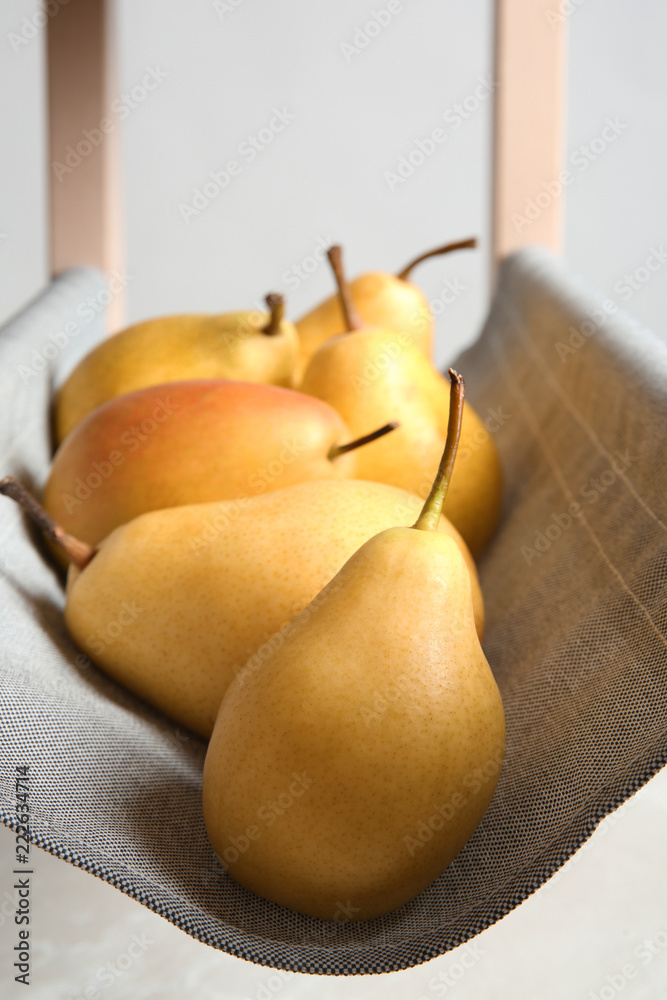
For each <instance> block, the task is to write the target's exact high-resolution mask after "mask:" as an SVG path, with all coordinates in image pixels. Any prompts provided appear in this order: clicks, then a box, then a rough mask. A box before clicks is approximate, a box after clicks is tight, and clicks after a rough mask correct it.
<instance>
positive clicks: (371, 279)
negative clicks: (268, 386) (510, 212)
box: [296, 239, 477, 380]
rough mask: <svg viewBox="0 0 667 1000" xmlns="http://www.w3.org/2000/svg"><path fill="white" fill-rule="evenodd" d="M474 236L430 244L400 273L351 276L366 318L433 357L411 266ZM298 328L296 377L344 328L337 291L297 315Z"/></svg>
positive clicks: (429, 320)
mask: <svg viewBox="0 0 667 1000" xmlns="http://www.w3.org/2000/svg"><path fill="white" fill-rule="evenodd" d="M476 245H477V241H476V240H474V239H468V240H458V241H457V242H456V243H448V244H447V245H446V246H443V247H438V248H437V249H435V250H429V251H428V252H427V253H423V254H420V255H419V257H416V258H415V260H413V261H411V262H410V263H409V264H408V265H407V266H406V267H404V268H403V270H402V271H401V272H400V274H396V275H395V274H388V273H387V272H386V271H370V272H369V273H368V274H361V275H359V277H358V278H355V279H354V280H353V281H351V282H350V295H351V298H352V301H353V302H354V304H355V306H356V308H357V311H358V313H359V315H360V317H361V319H362V320H363V322H364V323H367V324H368V325H369V326H388V327H391V329H393V330H397V331H399V332H401V333H404V334H405V336H406V337H407V338H408V339H409V340H410V342H411V343H415V344H416V345H417V347H419V348H420V349H421V350H422V351H423V353H424V354H425V355H426V357H427V358H429V359H430V358H432V357H433V317H432V315H431V309H430V306H429V304H428V301H427V299H426V296H425V295H424V293H423V292H422V290H421V289H420V288H419V287H418V286H417V285H415V284H413V282H412V281H410V275H411V273H412V270H413V269H414V268H415V267H416V266H417V265H418V264H421V262H422V261H424V260H427V259H428V258H430V257H438V256H440V255H441V254H446V253H450V252H451V251H452V250H463V249H466V248H468V247H474V246H476ZM296 328H297V330H298V333H299V358H298V361H297V368H296V378H297V380H298V379H300V378H301V377H302V376H303V373H304V371H305V370H306V367H307V366H308V363H309V361H310V359H311V357H312V356H313V354H314V353H315V351H316V350H317V349H318V347H320V345H321V344H323V343H324V342H325V341H326V340H328V339H329V337H333V336H335V335H336V334H337V333H341V332H342V331H343V330H345V329H346V327H345V317H344V314H343V311H342V309H341V305H340V299H339V296H338V295H332V296H331V297H330V298H328V299H326V300H325V301H324V302H322V303H320V305H318V306H316V307H315V308H314V309H311V311H310V312H309V313H306V315H305V316H302V317H301V319H300V320H298V321H297V324H296Z"/></svg>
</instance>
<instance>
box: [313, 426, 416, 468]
mask: <svg viewBox="0 0 667 1000" xmlns="http://www.w3.org/2000/svg"><path fill="white" fill-rule="evenodd" d="M400 426H401V425H400V424H399V423H398V421H397V420H392V421H391V423H388V424H385V425H384V426H383V427H378V429H377V430H376V431H371V433H370V434H364V436H363V437H360V438H355V440H354V441H348V442H347V444H334V445H332V447H331V448H330V449H329V454H328V455H327V458H328V459H329V461H330V462H333V460H334V459H335V458H338V456H339V455H344V454H345V453H346V452H348V451H355V450H356V449H357V448H361V447H362V445H365V444H370V443H371V441H377V439H378V438H381V437H384V436H385V434H389V433H391V431H395V430H396V428H397V427H400Z"/></svg>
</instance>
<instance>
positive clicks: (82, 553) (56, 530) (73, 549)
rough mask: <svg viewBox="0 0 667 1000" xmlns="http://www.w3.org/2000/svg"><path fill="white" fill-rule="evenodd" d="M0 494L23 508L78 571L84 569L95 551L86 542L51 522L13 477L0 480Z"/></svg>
mask: <svg viewBox="0 0 667 1000" xmlns="http://www.w3.org/2000/svg"><path fill="white" fill-rule="evenodd" d="M0 493H4V495H5V496H6V497H10V499H12V500H15V501H16V503H17V504H19V506H21V507H23V510H25V511H26V513H28V514H29V515H30V517H31V518H32V519H33V521H34V522H35V524H36V525H37V526H38V527H39V528H41V529H42V531H43V532H44V534H45V535H46V536H47V538H50V539H51V541H52V542H54V543H55V544H56V545H57V546H59V548H61V549H62V550H63V552H64V553H65V555H66V556H67V558H68V559H69V561H70V562H71V563H73V564H74V565H75V566H78V568H79V569H85V568H86V566H87V565H88V563H89V562H90V560H91V559H92V558H93V556H94V555H95V553H96V552H97V549H94V548H93V546H92V545H89V544H88V543H87V542H82V541H81V540H80V539H78V538H75V537H74V536H73V535H68V533H67V532H66V531H65V529H64V528H62V527H61V526H60V525H59V524H56V522H55V521H54V520H53V518H52V517H51V515H50V514H47V512H46V511H45V510H44V508H43V507H42V506H41V504H39V503H37V501H36V500H35V498H34V496H33V495H32V493H29V492H28V490H27V489H26V488H25V486H23V485H22V484H21V483H19V481H18V479H14V477H13V476H5V478H4V479H2V480H0Z"/></svg>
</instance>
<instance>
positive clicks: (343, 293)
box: [327, 245, 364, 333]
mask: <svg viewBox="0 0 667 1000" xmlns="http://www.w3.org/2000/svg"><path fill="white" fill-rule="evenodd" d="M327 257H328V258H329V263H330V264H331V270H332V271H333V273H334V278H335V279H336V285H337V287H338V298H339V299H340V307H341V309H342V310H343V319H344V320H345V327H346V330H347V332H348V333H352V332H353V331H354V330H361V329H362V327H363V325H364V324H363V322H362V319H361V316H360V315H359V313H358V312H357V307H356V306H355V304H354V302H353V301H352V293H351V292H350V286H349V284H348V282H347V278H346V277H345V270H344V268H343V248H342V247H340V246H338V245H336V246H332V247H329V249H328V250H327Z"/></svg>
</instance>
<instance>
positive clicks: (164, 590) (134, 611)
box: [65, 480, 484, 737]
mask: <svg viewBox="0 0 667 1000" xmlns="http://www.w3.org/2000/svg"><path fill="white" fill-rule="evenodd" d="M420 507H421V504H420V501H419V500H418V499H417V498H416V497H413V496H410V495H409V494H407V493H404V492H403V491H402V490H397V489H394V488H393V487H390V486H385V485H384V484H382V483H367V482H359V481H355V480H341V481H333V480H331V481H326V480H323V481H320V482H311V483H303V484H300V485H296V486H292V487H288V488H286V489H282V490H276V491H274V492H272V493H267V494H265V495H263V496H261V497H253V498H248V499H246V500H244V501H243V502H241V503H238V502H236V501H230V502H227V503H215V504H196V505H190V506H183V507H178V508H171V509H169V510H159V511H153V512H152V513H149V514H145V515H143V516H142V517H139V518H136V519H135V520H133V521H132V522H130V523H129V524H127V525H124V526H123V527H120V528H118V529H117V530H116V531H114V532H112V534H111V535H110V536H109V537H108V538H107V539H105V540H104V542H103V543H102V544H101V545H100V547H99V550H98V552H97V554H96V555H95V556H94V558H93V559H92V561H91V562H90V563H89V564H88V565H87V566H86V568H85V569H84V570H82V571H78V570H77V569H76V568H71V569H70V571H69V576H68V585H67V602H66V608H65V621H66V623H67V627H68V629H69V631H70V633H71V635H72V637H73V638H74V639H75V641H76V642H77V643H78V644H79V645H80V646H81V648H82V649H83V650H84V651H85V652H86V653H87V654H88V656H90V658H91V659H92V660H93V661H94V662H95V663H97V665H98V666H100V667H101V668H102V669H103V670H104V671H105V672H106V673H108V674H109V675H110V676H112V677H114V678H115V679H116V680H118V681H120V682H121V683H122V684H124V685H125V686H126V687H128V688H130V689H131V690H132V691H134V692H135V693H136V694H138V695H140V696H141V697H143V698H145V699H146V700H147V701H149V702H151V703H152V704H153V705H155V706H156V707H157V708H160V709H161V710H162V711H163V712H165V714H166V715H169V716H170V717H171V718H173V719H174V720H175V721H177V722H179V723H180V724H181V725H184V726H187V727H188V728H190V729H193V730H195V732H197V733H199V734H200V735H201V736H203V737H208V736H210V734H211V731H212V729H213V723H214V721H215V716H216V712H217V709H218V706H219V704H220V701H221V699H222V697H223V695H224V693H225V691H226V689H227V687H228V686H229V684H230V683H231V681H232V680H233V678H234V677H235V676H236V675H237V674H238V675H239V676H240V677H246V676H248V677H249V676H250V675H251V674H253V673H255V672H256V671H257V670H258V669H263V665H264V661H265V658H267V657H269V658H270V656H271V655H272V653H273V652H274V651H275V649H276V648H278V647H279V646H280V644H281V643H282V641H283V639H284V635H285V633H284V631H281V630H284V627H285V625H286V624H287V623H288V622H289V621H290V620H291V619H292V618H293V617H294V616H295V615H297V614H298V613H299V612H300V611H302V610H303V608H305V606H306V605H307V604H308V603H309V602H310V601H311V600H313V598H314V597H315V596H316V595H317V593H318V592H319V591H320V590H321V589H322V587H323V586H324V585H325V584H326V583H328V581H329V580H330V579H331V578H332V577H333V576H334V574H335V573H337V572H338V570H339V569H340V567H341V566H342V565H343V563H344V562H345V560H346V559H348V558H349V557H350V556H351V555H352V553H353V552H354V551H355V550H356V549H357V548H358V547H359V546H360V545H362V544H363V543H364V542H365V541H367V539H368V538H370V537H371V536H372V535H374V534H375V533H377V532H378V531H381V530H383V529H384V528H387V527H389V526H390V525H393V524H405V525H408V524H411V523H413V522H414V520H415V518H416V516H417V514H418V513H419V509H420ZM440 530H441V531H443V532H446V533H449V534H450V535H451V537H453V538H454V539H455V540H456V541H457V544H459V545H460V546H461V547H462V550H463V551H464V557H465V559H466V560H467V565H468V572H469V574H470V577H471V582H472V588H473V593H474V600H475V614H476V619H477V624H478V628H479V630H480V633H481V630H482V629H483V622H484V608H483V602H482V595H481V591H480V589H479V582H478V579H477V574H476V571H475V566H474V562H473V560H472V557H471V556H470V554H469V553H468V552H467V551H465V544H464V543H463V541H462V539H461V538H460V536H459V535H458V533H457V532H456V530H455V529H454V528H453V527H452V526H451V525H450V524H449V522H447V521H446V519H445V518H442V519H441V524H440ZM258 650H259V652H257V651H258ZM252 654H257V655H255V657H254V658H252ZM249 658H251V659H250V660H249Z"/></svg>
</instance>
